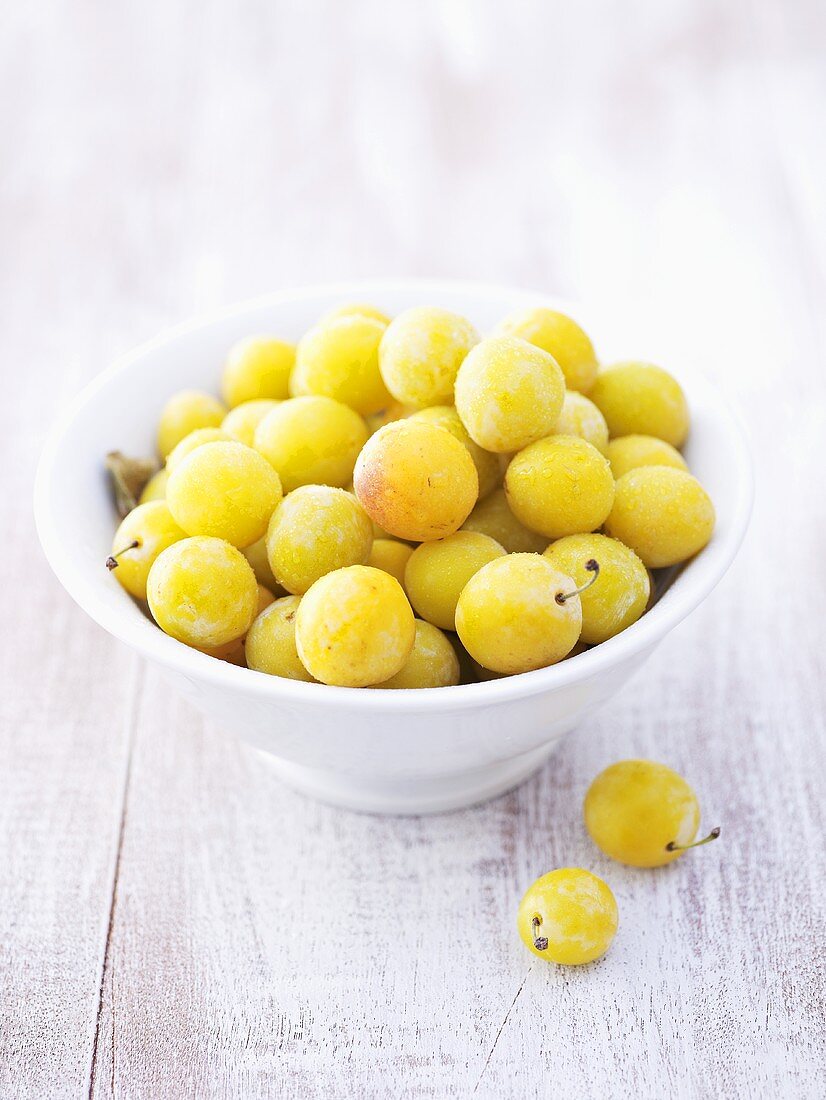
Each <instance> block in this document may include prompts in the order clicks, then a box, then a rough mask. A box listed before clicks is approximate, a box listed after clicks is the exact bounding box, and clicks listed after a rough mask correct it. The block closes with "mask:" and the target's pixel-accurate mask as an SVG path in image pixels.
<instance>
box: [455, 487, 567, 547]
mask: <svg viewBox="0 0 826 1100" xmlns="http://www.w3.org/2000/svg"><path fill="white" fill-rule="evenodd" d="M462 530H463V531H478V532H479V533H480V534H482V535H490V537H491V538H492V539H496V541H497V542H498V543H499V544H500V545H501V546H504V548H505V549H506V550H507V552H508V553H509V554H541V553H542V551H543V550H544V549H545V547H546V546H547V545H548V540H547V539H546V538H545V536H544V535H538V534H537V533H536V531H531V530H529V529H528V528H527V527H525V525H524V524H522V523H520V522H519V520H518V519H517V518H516V516H515V515H514V514H513V512H512V511H511V510H510V506H509V504H508V498H507V497H506V495H505V490H504V489H496V490H494V492H492V493H491V494H490V496H488V497H485V499H484V500H480V501H479V503H478V504H477V505H476V507H475V508H474V509H473V511H472V512H471V513H470V515H469V516H468V518H467V519H466V520H465V522H464V523H463V524H462Z"/></svg>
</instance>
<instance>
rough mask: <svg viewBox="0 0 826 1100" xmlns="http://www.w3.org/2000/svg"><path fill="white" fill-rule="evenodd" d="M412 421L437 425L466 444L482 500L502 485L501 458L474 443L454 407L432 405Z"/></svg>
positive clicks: (414, 415) (415, 415)
mask: <svg viewBox="0 0 826 1100" xmlns="http://www.w3.org/2000/svg"><path fill="white" fill-rule="evenodd" d="M410 419H411V420H426V421H427V422H428V423H429V424H437V425H438V426H439V427H440V428H445V429H446V430H447V431H449V432H450V434H451V435H453V436H455V437H456V438H457V439H458V440H459V442H460V443H464V445H465V446H466V447H467V449H468V454H469V455H470V457H471V458H472V459H473V465H474V466H475V467H476V474H477V476H478V478H479V499H480V500H482V498H483V497H486V496H487V495H488V493H492V492H493V490H494V489H495V488H496V486H497V485H501V483H502V471H501V469H500V468H499V456H498V455H495V454H491V453H490V451H485V450H483V449H482V448H481V447H480V446H479V444H478V443H474V442H473V440H472V439H471V438H470V436H469V435H468V433H467V429H466V428H465V426H464V424H463V423H462V421H461V418H460V416H459V414H458V413H457V412H456V410H455V409H454V408H453V406H452V405H431V406H430V407H429V408H427V409H420V410H419V411H418V412H417V413H414V414H413V415H412V416H411V417H410Z"/></svg>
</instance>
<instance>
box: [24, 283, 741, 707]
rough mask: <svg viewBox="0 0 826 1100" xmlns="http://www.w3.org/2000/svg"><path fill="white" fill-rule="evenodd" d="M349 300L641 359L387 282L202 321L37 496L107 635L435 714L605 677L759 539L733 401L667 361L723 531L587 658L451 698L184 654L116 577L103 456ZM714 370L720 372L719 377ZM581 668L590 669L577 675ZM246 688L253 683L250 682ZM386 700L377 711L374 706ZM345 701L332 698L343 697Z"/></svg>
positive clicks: (481, 306)
mask: <svg viewBox="0 0 826 1100" xmlns="http://www.w3.org/2000/svg"><path fill="white" fill-rule="evenodd" d="M344 301H369V302H371V303H373V304H375V305H377V306H379V307H381V308H382V309H384V310H386V311H387V312H389V313H391V314H392V313H396V312H399V311H400V310H402V309H404V308H406V307H408V306H411V305H421V304H436V305H441V306H444V307H446V308H448V309H454V310H456V311H457V312H460V313H463V314H465V315H466V316H467V317H468V318H469V319H470V320H471V321H472V322H473V323H474V324H475V325H476V326H477V328H478V329H479V330H480V332H482V333H485V332H486V331H488V330H489V329H490V328H491V327H492V326H493V325H495V324H496V323H497V322H498V321H499V320H500V319H501V317H502V316H503V315H504V314H505V313H506V312H508V311H509V310H511V309H515V308H517V307H520V306H524V305H528V304H535V303H540V302H541V303H544V304H550V305H556V306H557V307H558V308H561V309H564V310H567V311H568V312H571V313H572V315H573V316H575V317H577V318H578V319H580V320H581V322H582V324H583V325H584V327H585V328H586V329H587V330H588V331H589V332H590V333H591V334H592V335H593V338H594V342H595V344H596V346H597V348H598V350H599V353H600V355H601V357H602V359H603V360H604V361H610V360H611V359H613V358H621V357H625V358H627V357H629V356H630V355H634V354H635V350H636V349H634V348H628V347H619V346H616V344H615V343H614V342H612V337H611V333H610V331H607V329H605V328H604V326H603V325H601V323H600V318H599V317H589V316H588V315H587V313H585V312H584V311H582V310H580V309H578V308H576V307H574V306H570V305H567V304H566V303H564V302H563V303H560V302H555V301H554V300H553V299H549V298H547V297H545V296H540V295H537V294H530V293H526V292H524V291H519V290H512V289H507V288H500V287H491V286H487V285H476V284H464V283H451V282H433V281H425V280H421V281H418V280H412V281H410V280H408V281H387V280H377V281H375V282H365V283H359V284H344V285H338V286H326V287H317V288H311V289H308V290H302V291H294V292H289V293H283V294H275V295H270V296H268V297H266V298H262V299H258V300H255V301H252V302H249V303H246V304H244V305H241V306H239V307H236V308H233V309H231V310H229V311H227V312H225V313H222V314H220V315H218V316H215V317H212V318H208V319H205V320H201V321H193V322H190V323H188V324H185V325H182V326H179V327H177V328H175V329H172V330H170V331H169V332H167V333H164V334H161V335H160V336H159V337H157V338H156V339H155V340H153V341H152V342H151V343H149V344H147V345H145V346H143V347H142V348H139V349H138V350H136V351H135V352H133V353H131V354H130V355H128V356H126V357H125V358H124V359H122V360H121V361H120V362H119V363H117V364H115V366H114V367H112V368H110V369H109V370H107V371H105V372H104V373H103V374H102V375H100V376H99V377H98V378H97V379H96V380H95V381H94V382H93V383H92V384H91V385H90V386H89V387H88V388H87V389H86V390H85V391H84V392H83V393H82V394H81V395H80V396H79V398H78V399H77V400H76V401H75V402H74V403H73V405H72V406H71V407H70V408H69V409H67V411H66V413H65V414H64V416H63V418H62V419H61V421H60V423H59V424H58V425H57V426H56V427H55V429H54V431H53V433H52V435H51V437H50V439H49V441H48V443H47V446H46V448H45V450H44V454H43V458H42V460H41V465H40V469H39V472H38V482H37V487H36V497H35V503H36V514H37V522H38V529H39V531H40V536H41V540H42V542H43V546H44V549H45V551H46V554H47V557H48V558H49V560H50V563H51V564H52V567H53V568H54V570H55V572H56V573H57V575H58V577H59V579H60V580H61V581H62V583H63V584H64V586H65V587H66V588H67V589H68V591H69V593H70V594H71V595H72V596H73V597H74V599H75V600H77V602H78V603H79V604H80V605H81V606H82V607H83V608H84V609H85V610H86V611H87V612H88V613H89V614H90V615H91V616H92V617H93V618H94V619H96V620H97V621H98V622H99V623H100V624H101V625H103V626H104V627H105V628H106V629H107V630H109V631H110V632H112V633H113V634H115V635H116V636H118V637H120V638H121V639H123V640H124V641H127V642H128V643H129V644H131V645H134V646H135V647H136V648H138V649H139V650H141V651H142V652H144V653H146V654H148V655H150V656H153V657H154V658H156V659H159V660H161V661H162V662H165V663H167V664H170V665H173V666H177V667H179V668H183V669H184V670H186V671H188V672H189V673H190V674H192V675H193V676H196V677H218V678H227V677H229V678H230V679H234V680H235V682H236V684H237V686H239V687H240V686H241V685H242V684H246V685H247V686H248V687H249V688H250V689H253V690H256V691H259V692H260V691H269V692H272V693H282V694H283V693H288V694H290V695H293V696H295V695H298V696H300V695H301V694H302V693H306V692H308V691H309V692H318V691H326V692H330V693H333V692H334V693H335V694H336V695H337V696H338V697H339V700H341V699H343V698H344V697H345V696H346V697H349V699H350V701H353V696H358V697H360V698H361V699H362V700H363V703H364V705H368V706H381V707H393V706H403V705H405V703H406V702H407V703H410V702H412V696H416V697H418V702H419V703H421V701H422V697H423V696H428V697H430V698H431V699H432V703H433V704H434V705H435V704H436V703H437V699H436V698H433V697H434V696H435V697H438V698H439V700H440V703H439V705H444V704H445V703H446V702H447V696H448V695H450V696H451V697H455V698H456V699H457V701H458V699H459V698H460V697H462V696H467V695H468V693H478V692H483V691H484V692H489V693H491V694H492V693H496V692H498V693H499V694H501V693H502V692H511V693H513V692H519V691H533V690H547V689H548V688H550V687H552V686H553V685H554V683H562V682H563V681H565V682H568V681H570V679H571V678H572V676H576V675H585V674H590V673H592V672H595V671H596V670H597V668H598V665H599V663H600V662H605V661H610V660H612V659H613V658H614V657H616V656H619V655H620V654H621V652H622V650H623V649H624V650H625V651H627V650H628V648H629V647H633V646H639V647H640V648H643V647H645V646H646V645H650V644H652V643H653V642H654V641H656V640H657V639H658V638H659V637H661V636H662V635H663V634H664V633H665V632H667V630H668V629H670V627H671V626H673V625H674V624H675V623H676V622H677V621H679V619H681V618H682V617H684V615H686V614H688V612H689V611H690V610H692V608H693V607H695V606H696V605H697V604H698V603H699V602H700V601H701V600H702V599H703V598H704V596H705V595H706V594H707V593H708V591H710V590H711V588H712V587H713V586H714V584H715V583H716V582H717V580H719V578H720V577H721V576H722V574H723V573H724V572H725V570H726V568H727V567H728V565H729V564H730V562H731V560H732V559H733V557H734V554H735V553H736V550H737V547H738V546H739V543H740V541H741V539H742V536H743V534H744V532H745V528H746V525H747V521H748V514H749V509H750V503H751V472H750V461H749V456H748V451H747V447H746V445H745V442H744V439H743V433H742V431H741V429H740V427H739V424H738V422H737V420H736V418H735V417H734V416H733V414H732V413H731V410H730V409H729V408H728V407H727V406H726V404H725V403H724V402H723V400H722V399H721V397H720V395H719V394H717V393H716V391H715V390H714V389H713V387H711V386H710V385H709V383H707V382H706V381H705V380H704V379H703V378H702V377H701V376H699V375H696V374H689V373H686V372H685V371H682V370H680V369H679V367H676V366H674V365H673V364H664V365H665V366H667V367H669V368H670V369H673V370H674V373H675V374H676V375H677V377H678V378H679V380H680V382H681V383H682V384H683V386H684V388H685V390H686V393H687V396H688V400H689V403H690V406H691V414H692V431H691V438H690V441H689V443H688V446H687V448H686V458H687V460H688V462H689V465H690V467H691V469H692V472H694V473H695V474H696V475H697V477H698V478H699V479H700V480H701V481H702V482H703V484H704V485H705V486H706V488H707V490H708V491H709V493H710V495H711V497H712V499H713V501H714V504H715V507H716V510H717V517H718V522H717V527H716V530H715V533H714V536H713V539H712V541H711V543H710V544H709V546H708V547H707V548H706V550H704V551H703V553H702V554H700V555H699V556H698V557H697V558H696V559H695V560H694V561H692V562H690V563H689V564H688V566H687V567H686V568H685V569H684V570H683V572H682V573H681V575H680V576H679V577H678V579H677V580H676V582H675V583H674V585H673V586H672V588H671V589H669V591H668V592H667V594H666V595H665V597H664V598H663V599H662V600H661V601H660V602H659V603H658V604H657V605H656V606H655V607H654V608H653V609H652V610H651V611H650V612H649V613H648V614H647V615H645V616H644V617H643V619H641V620H640V622H639V623H637V624H635V625H634V626H633V627H631V628H630V629H629V630H627V631H625V632H624V633H623V634H622V635H619V636H618V637H617V638H615V639H612V640H611V641H610V642H607V643H603V645H602V646H599V647H597V648H596V649H594V650H591V651H589V652H588V653H585V654H582V655H581V656H580V657H577V658H575V659H574V660H573V661H568V662H565V663H564V664H562V665H559V666H555V667H553V668H550V669H542V670H539V671H538V672H536V673H529V674H526V675H525V676H521V677H515V678H511V679H510V680H502V681H491V682H489V683H485V684H478V685H466V686H463V687H457V688H446V689H442V690H440V691H437V692H422V691H416V692H353V691H351V690H347V689H334V688H323V687H319V686H318V685H313V684H299V683H293V682H287V681H279V680H277V679H276V678H275V677H266V676H262V675H258V674H255V673H251V672H249V671H248V670H246V669H238V668H235V667H234V666H230V665H224V664H223V663H222V662H218V661H215V660H214V659H211V658H208V657H205V656H204V655H202V654H200V653H197V652H195V651H192V650H188V649H187V648H186V647H185V646H182V645H180V644H179V643H177V642H175V641H174V640H172V639H171V638H167V637H166V636H165V635H163V634H162V632H161V631H159V630H158V629H157V628H156V627H155V626H153V625H152V624H151V623H150V622H149V621H148V620H147V619H146V618H145V617H144V616H143V614H142V613H141V612H140V610H139V609H138V608H137V607H136V606H135V605H134V604H133V602H132V601H131V599H130V598H129V597H128V596H127V594H126V593H125V592H124V591H123V590H122V589H121V587H120V586H119V585H118V584H117V583H115V582H114V581H113V579H112V578H111V577H110V576H109V574H108V573H107V571H106V569H105V568H104V564H103V563H104V560H105V558H106V555H107V554H108V553H109V550H110V546H111V540H112V535H113V532H114V528H115V525H116V522H117V520H116V516H115V512H114V508H113V504H112V500H111V493H110V489H109V485H108V479H107V475H106V474H105V471H104V468H103V457H104V455H105V454H106V453H107V452H108V451H110V450H121V451H123V452H124V453H126V454H129V455H148V454H153V453H154V437H155V426H156V424H157V420H158V415H159V412H160V410H161V408H162V406H163V404H164V403H165V401H166V400H167V398H168V397H169V396H170V395H171V394H172V393H174V392H175V391H176V390H179V389H184V388H197V389H207V390H211V391H213V392H217V391H218V385H219V379H220V374H221V368H222V364H223V361H224V357H225V355H226V352H227V349H228V348H229V347H230V345H231V344H232V343H233V342H234V341H235V340H237V339H239V338H241V337H244V336H247V335H250V334H252V333H256V332H272V333H274V334H277V335H279V336H283V337H285V338H287V339H292V340H297V339H298V338H299V337H300V336H301V334H302V333H303V332H304V331H306V330H307V329H308V328H309V327H310V326H311V325H312V324H313V323H314V322H315V321H316V320H317V319H318V317H319V316H320V315H321V314H322V313H324V312H325V311H326V310H327V309H329V308H332V307H333V306H335V305H338V304H340V303H342V302H344ZM713 366H714V365H713V364H708V365H707V369H708V370H712V369H713ZM574 666H577V667H576V669H575V668H574ZM239 678H241V679H239ZM369 700H373V701H374V702H372V703H371V702H369ZM331 701H332V696H331Z"/></svg>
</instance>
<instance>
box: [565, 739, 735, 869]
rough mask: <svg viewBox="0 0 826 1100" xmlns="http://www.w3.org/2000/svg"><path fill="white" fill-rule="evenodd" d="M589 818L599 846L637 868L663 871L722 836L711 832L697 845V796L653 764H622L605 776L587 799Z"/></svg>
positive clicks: (672, 773) (587, 823) (587, 822)
mask: <svg viewBox="0 0 826 1100" xmlns="http://www.w3.org/2000/svg"><path fill="white" fill-rule="evenodd" d="M584 814H585V827H586V828H587V830H588V832H589V834H590V836H591V839H592V840H593V841H594V843H595V844H596V845H597V847H598V848H600V849H601V850H602V851H603V852H605V854H606V855H609V856H611V858H612V859H616V860H619V862H620V863H627V864H629V865H630V866H632V867H661V866H662V865H663V864H665V863H671V861H672V860H675V859H678V858H679V857H680V856H681V855H682V854H683V852H684V851H685V850H686V849H687V848H696V847H698V846H699V845H701V844H706V843H707V842H708V841H709V840H714V839H716V837H718V836H719V835H720V830H719V829H712V831H711V833H709V835H708V836H707V837H705V838H704V839H703V840H700V841H697V842H695V841H694V838H695V836H696V835H697V829H698V828H699V826H700V806H699V803H698V801H697V796H696V794H695V793H694V791H693V790H692V789H691V787H690V786H689V785H688V783H686V781H685V780H684V779H683V778H682V776H680V775H678V774H677V773H676V772H675V771H672V770H671V768H667V767H666V766H665V764H656V763H655V762H654V761H653V760H621V761H620V762H619V763H617V764H612V765H611V766H610V767H608V768H606V769H605V770H604V771H602V772H600V774H599V775H598V776H597V777H596V779H595V780H594V781H593V783H592V784H591V786H590V787H589V788H588V793H587V794H586V795H585V805H584Z"/></svg>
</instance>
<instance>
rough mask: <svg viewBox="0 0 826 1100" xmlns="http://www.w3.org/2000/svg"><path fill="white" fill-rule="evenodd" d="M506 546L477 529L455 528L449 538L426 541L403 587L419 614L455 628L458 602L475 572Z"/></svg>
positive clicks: (416, 553) (501, 553)
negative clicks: (458, 529) (461, 529)
mask: <svg viewBox="0 0 826 1100" xmlns="http://www.w3.org/2000/svg"><path fill="white" fill-rule="evenodd" d="M504 554H505V550H504V549H503V547H501V546H500V545H499V543H498V542H496V541H495V540H494V539H492V538H489V537H488V536H487V535H480V534H477V533H476V532H474V531H456V532H455V533H454V534H452V535H448V537H447V538H446V539H438V540H437V541H436V542H423V543H422V544H421V546H419V547H417V548H416V549H415V550H414V551H413V553H412V555H411V557H410V560H409V561H408V563H407V568H406V569H405V572H404V588H405V591H406V592H407V595H408V598H409V600H410V602H411V604H412V605H413V609H414V610H415V611H416V613H417V614H419V615H421V617H422V618H423V619H426V620H427V622H429V623H433V624H434V626H438V627H441V629H442V630H455V629H456V604H457V603H458V601H459V596H460V594H461V592H462V589H463V588H464V587H465V585H466V584H467V582H468V581H469V580H470V578H471V577H472V576H473V575H474V573H478V572H479V570H480V569H481V568H482V566H483V565H487V563H488V562H489V561H493V560H494V558H501V557H504Z"/></svg>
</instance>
